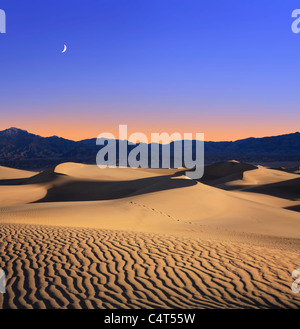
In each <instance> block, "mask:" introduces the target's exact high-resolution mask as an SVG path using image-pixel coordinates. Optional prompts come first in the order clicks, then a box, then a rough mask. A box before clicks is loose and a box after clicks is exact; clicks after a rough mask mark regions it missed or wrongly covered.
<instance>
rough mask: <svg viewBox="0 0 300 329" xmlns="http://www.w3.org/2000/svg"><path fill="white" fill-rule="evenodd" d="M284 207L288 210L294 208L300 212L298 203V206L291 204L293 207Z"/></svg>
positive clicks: (293, 209)
mask: <svg viewBox="0 0 300 329" xmlns="http://www.w3.org/2000/svg"><path fill="white" fill-rule="evenodd" d="M284 209H287V210H292V211H296V212H300V205H297V206H291V207H286V208H284Z"/></svg>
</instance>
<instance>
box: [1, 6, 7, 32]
mask: <svg viewBox="0 0 300 329" xmlns="http://www.w3.org/2000/svg"><path fill="white" fill-rule="evenodd" d="M0 33H6V14H5V11H4V10H2V9H0Z"/></svg>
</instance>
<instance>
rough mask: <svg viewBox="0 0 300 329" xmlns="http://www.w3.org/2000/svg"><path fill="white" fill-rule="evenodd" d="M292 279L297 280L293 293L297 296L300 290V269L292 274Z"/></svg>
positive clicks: (294, 283)
mask: <svg viewBox="0 0 300 329" xmlns="http://www.w3.org/2000/svg"><path fill="white" fill-rule="evenodd" d="M292 278H295V279H296V280H295V281H294V282H293V283H292V287H291V288H292V291H293V292H294V293H295V294H299V292H300V288H299V287H298V286H299V285H300V269H298V270H294V271H293V272H292Z"/></svg>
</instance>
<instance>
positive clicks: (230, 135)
mask: <svg viewBox="0 0 300 329" xmlns="http://www.w3.org/2000/svg"><path fill="white" fill-rule="evenodd" d="M120 124H127V123H125V122H121V123H120ZM127 125H128V137H129V136H130V135H131V134H132V133H134V132H141V133H144V134H145V135H146V136H147V137H148V140H149V141H150V140H151V133H162V132H166V133H168V134H170V135H171V134H173V133H175V132H179V133H180V134H181V135H182V138H183V134H184V133H192V134H193V137H194V138H195V136H196V133H204V138H205V141H235V140H238V139H244V138H249V137H266V136H276V135H282V134H289V133H294V132H296V131H298V130H297V129H296V128H295V129H284V128H282V127H278V125H277V126H270V125H269V126H268V127H266V126H263V125H262V126H256V127H252V126H249V127H244V126H242V125H237V124H236V123H234V122H233V123H232V125H231V126H229V125H228V124H226V126H225V127H224V126H222V124H220V123H219V124H218V125H217V124H215V125H211V124H203V125H199V126H198V127H195V125H194V124H189V125H188V124H182V125H180V124H174V123H169V124H164V123H163V122H161V123H160V124H156V125H155V124H153V125H152V124H151V123H149V122H147V123H146V122H143V123H141V122H140V123H134V122H132V123H128V124H127ZM10 127H16V128H20V129H23V130H27V131H28V132H30V133H33V134H36V135H40V136H43V137H49V136H58V137H62V138H66V139H70V140H74V141H79V140H83V139H90V138H96V137H97V136H98V135H99V134H100V133H111V134H113V135H114V136H115V137H116V138H119V124H115V123H112V122H110V123H107V124H105V125H103V124H97V123H91V124H85V123H84V122H82V123H79V122H70V123H68V124H65V122H55V123H53V124H49V122H48V123H47V124H46V123H44V124H42V123H41V122H39V123H37V122H32V121H31V122H24V121H23V122H22V123H20V122H19V123H18V122H15V123H13V124H12V123H7V124H4V123H3V122H2V123H1V126H0V130H4V129H8V128H10Z"/></svg>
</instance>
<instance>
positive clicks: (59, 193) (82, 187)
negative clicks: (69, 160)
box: [34, 175, 197, 203]
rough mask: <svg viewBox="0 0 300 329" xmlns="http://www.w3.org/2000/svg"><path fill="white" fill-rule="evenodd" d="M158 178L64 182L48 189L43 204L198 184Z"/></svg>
mask: <svg viewBox="0 0 300 329" xmlns="http://www.w3.org/2000/svg"><path fill="white" fill-rule="evenodd" d="M175 176H177V175H174V176H170V175H168V176H158V177H150V178H142V179H136V180H130V181H94V180H74V181H68V182H63V183H61V184H60V185H57V186H53V187H51V188H50V189H48V191H47V194H46V196H45V197H44V198H42V199H40V200H38V201H35V202H34V203H41V202H70V201H100V200H113V199H121V198H126V197H128V196H133V195H140V194H146V193H153V192H158V191H163V190H171V189H178V188H183V187H188V186H192V185H195V184H197V182H196V181H193V180H189V179H184V178H182V179H181V178H176V179H174V177H175Z"/></svg>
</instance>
